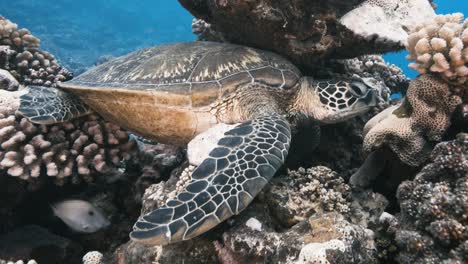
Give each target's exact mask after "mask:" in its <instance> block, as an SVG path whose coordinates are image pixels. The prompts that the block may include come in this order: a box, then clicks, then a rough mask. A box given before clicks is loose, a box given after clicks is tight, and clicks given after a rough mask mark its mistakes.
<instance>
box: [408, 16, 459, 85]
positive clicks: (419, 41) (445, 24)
mask: <svg viewBox="0 0 468 264" xmlns="http://www.w3.org/2000/svg"><path fill="white" fill-rule="evenodd" d="M406 48H407V50H408V52H409V55H408V57H407V58H408V59H409V60H414V61H415V62H413V63H411V64H410V65H409V67H410V68H413V69H415V70H416V71H418V72H419V73H421V74H426V73H430V72H432V73H437V74H440V76H442V77H443V78H444V79H446V80H448V81H449V82H451V83H453V84H457V85H465V84H466V83H467V80H468V20H465V21H463V14H461V13H455V14H452V15H439V16H437V17H436V18H435V19H434V20H433V21H431V22H427V23H424V24H422V25H419V26H418V27H416V28H415V29H414V31H413V33H411V34H410V35H409V37H408V44H407V47H406Z"/></svg>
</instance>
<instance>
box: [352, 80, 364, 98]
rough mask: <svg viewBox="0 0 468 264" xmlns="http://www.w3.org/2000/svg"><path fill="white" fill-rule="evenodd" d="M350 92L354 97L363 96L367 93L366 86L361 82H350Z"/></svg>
mask: <svg viewBox="0 0 468 264" xmlns="http://www.w3.org/2000/svg"><path fill="white" fill-rule="evenodd" d="M349 86H350V92H351V93H352V94H353V95H354V96H356V97H364V96H365V95H366V94H367V86H366V85H365V84H363V83H361V82H352V83H351V84H350V85H349Z"/></svg>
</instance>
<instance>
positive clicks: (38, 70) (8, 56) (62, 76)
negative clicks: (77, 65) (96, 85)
mask: <svg viewBox="0 0 468 264" xmlns="http://www.w3.org/2000/svg"><path fill="white" fill-rule="evenodd" d="M39 44H40V41H39V39H38V38H36V37H35V36H34V35H32V34H31V32H29V31H28V30H27V29H24V28H23V29H18V25H16V24H14V23H12V22H11V21H10V20H8V19H6V18H4V17H2V16H0V68H2V69H5V70H8V71H9V72H10V73H11V74H12V75H13V76H14V77H15V78H16V79H17V80H18V81H19V82H21V83H24V84H34V85H44V86H56V84H57V82H60V81H66V80H69V79H71V77H72V76H73V75H72V73H70V72H69V71H68V70H67V69H65V68H63V67H61V66H60V65H59V63H58V62H57V60H56V59H55V57H54V56H53V55H52V54H50V53H48V52H46V51H43V50H41V49H39Z"/></svg>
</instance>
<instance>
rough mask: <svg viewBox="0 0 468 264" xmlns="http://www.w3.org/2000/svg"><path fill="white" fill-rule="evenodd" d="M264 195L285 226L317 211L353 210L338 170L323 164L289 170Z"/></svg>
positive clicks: (349, 196)
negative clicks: (335, 170)
mask: <svg viewBox="0 0 468 264" xmlns="http://www.w3.org/2000/svg"><path fill="white" fill-rule="evenodd" d="M264 196H265V200H266V203H267V204H268V205H269V206H270V207H272V208H275V209H274V210H272V212H275V213H277V214H279V215H277V218H278V219H280V220H281V221H282V222H283V221H284V223H283V224H284V225H290V224H292V223H297V222H298V221H301V220H304V219H306V218H307V217H309V216H311V215H313V214H315V213H324V212H332V211H336V212H339V213H348V212H349V211H350V202H351V201H350V200H351V192H350V187H349V186H348V185H347V184H346V183H344V180H343V178H341V177H340V176H339V175H338V174H337V173H336V172H334V171H332V170H331V169H329V168H327V167H324V166H317V167H312V168H308V169H304V168H299V169H298V170H290V171H288V174H287V176H286V177H278V178H277V179H274V184H273V185H272V186H271V188H270V189H268V190H265V191H264Z"/></svg>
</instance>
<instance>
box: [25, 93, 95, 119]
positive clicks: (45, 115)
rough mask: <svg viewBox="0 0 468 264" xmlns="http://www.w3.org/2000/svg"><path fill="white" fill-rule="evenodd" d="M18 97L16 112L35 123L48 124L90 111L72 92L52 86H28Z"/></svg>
mask: <svg viewBox="0 0 468 264" xmlns="http://www.w3.org/2000/svg"><path fill="white" fill-rule="evenodd" d="M28 88H29V91H28V93H26V94H24V95H22V96H21V97H20V107H19V109H18V112H19V113H20V114H21V115H23V116H24V117H26V118H27V119H29V120H30V121H31V122H33V123H36V124H43V125H50V124H56V123H62V122H66V121H69V120H71V119H73V118H77V117H80V116H84V115H87V114H89V113H91V110H90V109H89V107H88V106H87V105H86V104H84V103H83V102H82V101H81V100H80V99H78V98H76V97H75V96H74V95H73V94H70V93H66V92H64V91H61V90H59V89H56V88H52V87H41V86H29V87H28Z"/></svg>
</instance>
